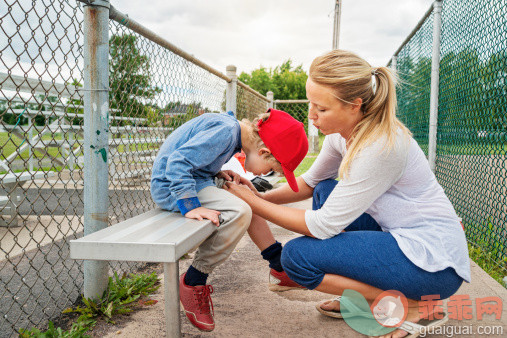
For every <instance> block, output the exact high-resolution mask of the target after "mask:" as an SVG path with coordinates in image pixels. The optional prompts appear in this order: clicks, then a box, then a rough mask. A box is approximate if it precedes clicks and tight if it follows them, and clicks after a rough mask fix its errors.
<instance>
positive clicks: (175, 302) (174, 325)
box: [164, 261, 181, 337]
mask: <svg viewBox="0 0 507 338" xmlns="http://www.w3.org/2000/svg"><path fill="white" fill-rule="evenodd" d="M179 274H180V272H179V263H178V261H176V262H174V263H164V296H165V322H166V335H167V337H180V336H181V324H180V290H179Z"/></svg>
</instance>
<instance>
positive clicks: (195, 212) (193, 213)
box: [185, 207, 220, 226]
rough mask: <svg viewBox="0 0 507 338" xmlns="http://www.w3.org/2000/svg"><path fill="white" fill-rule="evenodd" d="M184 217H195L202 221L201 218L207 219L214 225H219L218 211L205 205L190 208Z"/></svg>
mask: <svg viewBox="0 0 507 338" xmlns="http://www.w3.org/2000/svg"><path fill="white" fill-rule="evenodd" d="M185 217H186V218H192V219H196V220H198V221H202V220H203V219H209V220H210V221H211V222H213V224H215V225H216V226H219V225H220V211H216V210H211V209H208V208H205V207H198V208H195V209H192V210H190V211H189V212H187V213H186V214H185Z"/></svg>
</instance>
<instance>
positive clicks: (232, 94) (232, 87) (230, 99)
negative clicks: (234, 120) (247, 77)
mask: <svg viewBox="0 0 507 338" xmlns="http://www.w3.org/2000/svg"><path fill="white" fill-rule="evenodd" d="M225 75H227V76H228V77H230V78H231V82H228V83H227V89H226V97H225V111H232V112H233V113H234V115H236V116H237V111H236V108H237V102H236V97H237V96H236V93H237V91H238V75H237V74H236V66H233V65H229V66H227V67H226V68H225Z"/></svg>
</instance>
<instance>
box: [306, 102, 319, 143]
mask: <svg viewBox="0 0 507 338" xmlns="http://www.w3.org/2000/svg"><path fill="white" fill-rule="evenodd" d="M308 109H310V104H309V103H308ZM308 144H309V147H308V148H309V149H308V152H309V153H318V152H319V130H318V129H317V128H316V127H315V126H314V125H313V121H312V120H310V119H308Z"/></svg>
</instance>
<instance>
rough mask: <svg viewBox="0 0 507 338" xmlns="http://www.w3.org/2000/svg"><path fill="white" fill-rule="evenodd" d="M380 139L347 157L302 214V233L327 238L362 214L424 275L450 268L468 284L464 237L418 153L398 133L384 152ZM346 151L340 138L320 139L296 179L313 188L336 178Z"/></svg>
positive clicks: (335, 135)
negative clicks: (320, 201) (323, 195)
mask: <svg viewBox="0 0 507 338" xmlns="http://www.w3.org/2000/svg"><path fill="white" fill-rule="evenodd" d="M385 140H386V139H385V138H381V139H379V140H377V141H375V142H374V143H372V144H370V145H369V146H367V147H366V148H364V149H363V150H362V151H361V152H360V153H359V154H358V155H357V156H356V158H354V159H353V161H352V162H351V165H350V167H349V172H348V175H347V176H346V177H345V178H343V179H342V180H340V181H339V182H338V184H337V185H336V187H335V189H334V190H333V191H332V192H331V194H330V195H329V197H328V199H327V200H326V202H325V203H324V205H323V206H322V208H321V209H319V210H307V211H306V213H305V221H306V225H307V226H308V229H309V230H310V232H311V233H312V235H313V236H315V237H316V238H320V239H326V238H330V237H333V236H336V235H338V234H339V233H340V232H341V231H342V230H343V229H345V228H346V227H347V226H348V225H350V224H351V223H352V222H353V221H354V220H355V219H357V218H358V217H359V216H361V215H362V214H363V213H365V212H366V213H368V214H369V215H370V216H372V217H373V218H374V219H375V220H376V221H377V223H378V224H379V225H380V226H381V228H382V231H384V232H389V233H391V234H392V235H393V237H394V238H395V239H396V241H397V243H398V245H399V247H400V249H401V250H402V251H403V253H404V254H405V255H406V256H407V258H408V259H410V261H412V262H413V263H414V264H415V265H417V266H418V267H420V268H422V269H424V270H426V271H430V272H435V271H440V270H444V269H446V268H447V267H452V268H454V270H455V271H456V273H457V274H458V275H459V276H461V277H462V278H463V279H464V280H465V281H467V282H470V262H469V258H468V248H467V242H466V238H465V233H464V231H463V229H462V227H461V224H460V223H459V219H458V216H457V215H456V211H455V210H454V208H453V206H452V204H451V202H450V201H449V199H448V198H447V196H446V195H445V193H444V190H443V189H442V187H441V186H440V185H439V184H438V182H437V180H436V178H435V175H434V174H433V172H432V171H431V170H430V167H429V163H428V161H427V160H426V157H425V156H424V153H423V152H422V150H421V148H420V147H419V145H418V144H417V142H416V141H415V140H414V139H413V138H412V137H407V136H405V135H404V134H403V133H402V132H401V131H400V132H399V133H398V135H397V137H396V142H395V145H394V147H393V148H392V149H391V150H390V151H387V150H386V149H385V147H384V144H385ZM346 150H347V149H346V143H345V139H344V138H343V137H341V135H340V134H332V135H328V136H326V138H325V139H324V144H323V146H322V150H321V152H320V154H319V156H318V157H317V159H316V160H315V163H314V164H313V165H312V167H311V168H310V169H309V170H308V171H307V172H306V173H305V174H303V175H302V178H303V179H304V181H305V182H306V183H307V184H308V185H309V186H310V187H315V186H316V185H317V183H319V182H320V181H323V180H326V179H336V178H337V177H338V169H339V167H340V164H341V161H342V159H343V157H344V156H345V153H346Z"/></svg>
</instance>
